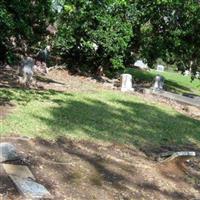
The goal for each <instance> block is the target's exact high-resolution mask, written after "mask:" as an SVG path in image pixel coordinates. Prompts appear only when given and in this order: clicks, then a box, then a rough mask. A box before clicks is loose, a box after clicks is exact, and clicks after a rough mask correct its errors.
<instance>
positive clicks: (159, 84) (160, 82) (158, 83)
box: [153, 75, 164, 91]
mask: <svg viewBox="0 0 200 200" xmlns="http://www.w3.org/2000/svg"><path fill="white" fill-rule="evenodd" d="M163 86H164V77H163V76H160V75H157V76H156V77H155V83H154V86H153V90H154V91H161V90H163Z"/></svg>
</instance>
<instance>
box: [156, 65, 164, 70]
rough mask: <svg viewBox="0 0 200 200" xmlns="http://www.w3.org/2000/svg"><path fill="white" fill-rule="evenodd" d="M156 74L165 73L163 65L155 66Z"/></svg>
mask: <svg viewBox="0 0 200 200" xmlns="http://www.w3.org/2000/svg"><path fill="white" fill-rule="evenodd" d="M156 70H157V71H158V72H164V71H165V67H164V66H163V65H157V69H156Z"/></svg>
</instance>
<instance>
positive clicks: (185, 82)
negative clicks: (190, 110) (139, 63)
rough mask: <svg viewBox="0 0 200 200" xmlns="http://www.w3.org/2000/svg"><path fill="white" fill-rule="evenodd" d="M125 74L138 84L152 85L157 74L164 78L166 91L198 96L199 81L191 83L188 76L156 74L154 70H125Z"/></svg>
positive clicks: (167, 73)
mask: <svg viewBox="0 0 200 200" xmlns="http://www.w3.org/2000/svg"><path fill="white" fill-rule="evenodd" d="M125 72H126V73H130V74H132V75H133V77H134V79H136V80H137V81H138V82H141V81H143V82H151V83H153V80H154V77H155V76H156V75H157V74H160V75H163V76H164V77H165V82H166V89H167V90H169V91H172V92H175V93H178V94H184V93H193V94H196V95H200V80H198V79H195V80H194V81H193V82H191V78H190V76H183V75H181V74H180V73H177V72H168V71H165V72H157V71H156V70H153V69H152V70H151V71H141V70H138V69H133V68H132V69H126V70H125Z"/></svg>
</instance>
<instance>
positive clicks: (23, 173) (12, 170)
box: [3, 164, 35, 180]
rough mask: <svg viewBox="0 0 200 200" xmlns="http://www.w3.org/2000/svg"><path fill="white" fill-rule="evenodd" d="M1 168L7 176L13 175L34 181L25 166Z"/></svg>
mask: <svg viewBox="0 0 200 200" xmlns="http://www.w3.org/2000/svg"><path fill="white" fill-rule="evenodd" d="M3 168H4V170H5V171H6V173H7V174H8V175H15V176H18V177H21V178H31V179H33V180H35V177H34V176H33V174H32V172H31V171H30V170H29V168H28V167H27V166H24V165H11V164H3Z"/></svg>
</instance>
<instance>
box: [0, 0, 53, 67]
mask: <svg viewBox="0 0 200 200" xmlns="http://www.w3.org/2000/svg"><path fill="white" fill-rule="evenodd" d="M51 17H52V11H51V0H47V1H43V0H38V1H32V0H31V1H29V0H24V1H20V0H11V1H6V0H2V1H1V2H0V29H1V35H0V50H1V53H2V54H4V57H6V58H7V61H8V62H9V63H13V62H14V57H15V56H14V55H13V54H14V53H16V49H18V50H19V48H21V49H20V50H21V53H24V51H25V49H24V48H23V47H24V45H26V46H31V45H34V44H36V43H37V42H39V41H41V40H44V36H45V34H46V26H47V24H48V23H49V22H51ZM13 39H14V40H15V44H14V43H13ZM7 52H8V53H7ZM0 59H5V58H3V56H2V57H1V58H0Z"/></svg>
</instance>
